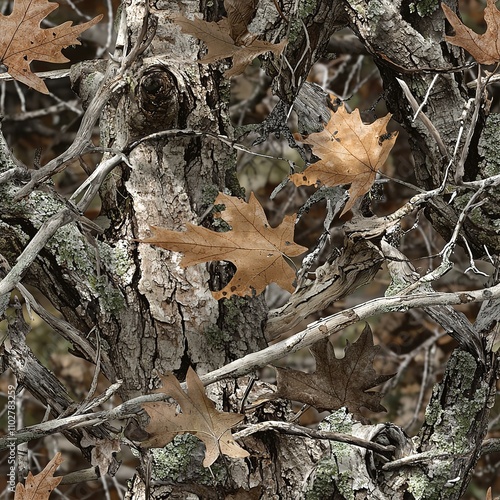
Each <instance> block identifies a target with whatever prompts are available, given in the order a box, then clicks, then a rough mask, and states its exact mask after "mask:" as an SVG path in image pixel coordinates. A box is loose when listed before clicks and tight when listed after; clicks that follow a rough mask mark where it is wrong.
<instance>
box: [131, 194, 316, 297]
mask: <svg viewBox="0 0 500 500" xmlns="http://www.w3.org/2000/svg"><path fill="white" fill-rule="evenodd" d="M215 204H216V205H219V204H224V205H225V207H226V210H225V211H224V212H223V213H222V214H219V216H220V217H221V218H222V219H224V220H225V221H226V222H227V223H228V224H229V225H230V226H231V227H232V230H231V231H227V232H225V233H216V232H215V231H210V230H209V229H206V228H204V227H200V226H195V225H194V224H190V223H188V224H186V226H187V231H185V232H178V231H171V230H169V229H164V228H160V227H152V228H151V230H152V231H153V236H152V237H151V238H148V239H144V240H140V241H141V242H142V243H152V244H154V245H157V246H160V247H162V248H165V249H167V250H173V251H175V252H182V253H183V254H184V257H183V258H182V260H181V265H182V266H183V267H187V266H192V265H194V264H200V263H202V262H209V261H214V260H227V261H230V262H232V263H233V264H234V265H235V266H236V267H237V271H236V274H235V275H234V276H233V278H232V280H231V281H230V282H229V283H228V284H227V285H226V286H225V287H224V288H223V289H222V290H220V291H219V292H213V296H214V298H215V299H217V300H219V299H221V298H224V297H226V298H227V297H230V296H231V295H240V296H244V295H252V292H253V291H255V293H257V294H259V293H261V292H262V291H263V290H264V289H265V287H266V286H267V285H268V284H269V283H271V282H272V283H276V284H278V285H279V286H281V287H282V288H284V289H286V290H288V291H290V292H293V289H294V288H293V285H292V283H293V281H294V279H295V272H294V270H293V269H292V268H291V267H290V265H289V264H288V263H287V262H286V260H285V258H284V255H288V256H291V257H296V256H297V255H300V254H301V253H304V251H306V250H307V249H306V248H305V247H302V246H300V245H297V244H296V243H294V242H293V231H294V225H295V219H296V216H295V215H288V216H286V217H285V218H284V219H283V222H282V223H281V224H280V225H279V226H278V227H275V228H272V227H270V226H269V223H268V221H267V218H266V214H265V213H264V210H263V208H262V206H261V205H260V203H259V202H258V201H257V198H255V196H254V194H253V193H252V194H251V195H250V200H249V202H248V203H245V202H244V201H243V200H240V199H238V198H236V197H234V196H228V195H225V194H223V193H219V195H218V196H217V199H216V200H215Z"/></svg>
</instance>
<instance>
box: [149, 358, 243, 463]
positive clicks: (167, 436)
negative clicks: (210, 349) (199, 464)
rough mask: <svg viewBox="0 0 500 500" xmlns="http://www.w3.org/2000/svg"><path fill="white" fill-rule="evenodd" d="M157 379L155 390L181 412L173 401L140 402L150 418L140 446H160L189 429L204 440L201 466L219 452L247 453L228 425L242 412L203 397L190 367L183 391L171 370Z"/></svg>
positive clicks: (201, 386)
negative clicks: (228, 410)
mask: <svg viewBox="0 0 500 500" xmlns="http://www.w3.org/2000/svg"><path fill="white" fill-rule="evenodd" d="M161 380H162V382H163V388H162V389H160V390H158V391H156V392H157V393H164V394H167V395H168V396H170V397H171V398H173V399H175V401H177V403H178V404H179V406H180V407H181V410H182V413H177V411H176V406H177V405H176V404H170V403H167V402H158V403H143V405H142V407H143V408H144V410H146V412H147V414H148V415H149V417H150V421H149V424H148V426H147V427H146V429H145V430H146V431H147V432H148V434H149V438H148V439H147V440H146V441H143V442H142V443H141V446H142V447H146V448H163V447H164V446H165V445H167V444H168V443H170V442H171V441H172V440H173V439H174V437H175V436H177V435H178V434H186V433H189V434H193V435H194V436H196V437H197V438H199V439H201V440H202V441H203V443H204V444H205V447H206V450H205V459H204V460H203V465H204V466H205V467H210V465H212V464H213V463H214V462H215V460H217V457H218V456H219V455H220V454H223V455H226V456H228V457H233V458H246V457H248V456H249V453H248V452H247V451H246V450H244V449H243V448H241V447H240V446H239V445H238V444H237V443H236V441H234V439H233V436H232V434H231V428H232V427H234V426H235V425H237V424H239V423H240V422H241V421H242V420H243V418H244V417H243V415H240V414H239V413H226V412H221V411H218V410H217V409H216V408H215V405H214V403H213V402H212V401H211V400H210V399H208V398H207V396H206V394H205V388H204V387H203V383H202V382H201V380H200V378H199V377H198V375H197V374H196V372H195V371H194V370H193V369H192V368H191V367H190V368H189V369H188V372H187V376H186V382H187V393H186V392H184V391H183V390H182V387H181V385H180V384H179V381H178V380H177V379H176V378H175V376H174V375H173V374H172V373H168V374H167V375H165V376H163V377H161Z"/></svg>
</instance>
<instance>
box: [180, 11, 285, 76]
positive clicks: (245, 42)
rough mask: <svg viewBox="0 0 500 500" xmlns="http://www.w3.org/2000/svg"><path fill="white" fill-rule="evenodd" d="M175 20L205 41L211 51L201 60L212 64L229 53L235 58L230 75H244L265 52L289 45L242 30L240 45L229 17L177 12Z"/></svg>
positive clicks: (226, 74) (278, 51) (277, 52)
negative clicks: (217, 18) (210, 18)
mask: <svg viewBox="0 0 500 500" xmlns="http://www.w3.org/2000/svg"><path fill="white" fill-rule="evenodd" d="M174 20H175V22H176V23H177V24H178V25H179V26H180V27H181V29H182V31H183V32H184V33H187V34H189V35H193V36H195V37H196V38H198V39H199V40H202V41H203V42H205V44H206V46H207V49H208V53H207V55H206V56H205V57H203V58H202V59H200V61H199V62H201V63H205V64H208V63H211V62H215V61H220V60H221V59H226V58H227V57H231V58H232V59H233V67H232V68H231V69H229V70H227V71H226V72H225V73H224V76H226V77H227V78H231V77H232V76H236V75H241V73H243V72H244V71H245V68H246V67H247V66H248V65H249V64H250V63H251V62H252V61H253V60H254V59H255V58H256V57H257V56H259V55H261V54H265V53H266V52H272V53H273V54H275V55H276V56H279V55H280V54H281V53H282V52H283V49H284V48H285V45H286V40H283V41H281V42H280V43H278V44H274V43H270V42H266V41H262V40H257V37H256V36H249V35H250V34H247V36H244V37H242V36H241V33H240V32H239V31H238V34H239V35H238V36H239V40H238V42H239V43H241V44H242V45H237V44H236V41H235V40H233V39H232V38H231V35H230V30H231V27H230V25H229V22H228V19H227V18H222V19H221V20H220V21H219V22H217V23H213V22H212V23H209V22H206V21H203V20H202V19H199V18H194V19H193V20H191V19H188V18H186V17H184V16H177V17H175V18H174ZM247 33H248V32H247Z"/></svg>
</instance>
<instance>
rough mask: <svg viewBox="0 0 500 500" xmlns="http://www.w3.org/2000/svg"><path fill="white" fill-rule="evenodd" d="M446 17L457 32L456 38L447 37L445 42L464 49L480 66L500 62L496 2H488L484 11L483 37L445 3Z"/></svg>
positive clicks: (499, 26)
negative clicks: (484, 29) (484, 27)
mask: <svg viewBox="0 0 500 500" xmlns="http://www.w3.org/2000/svg"><path fill="white" fill-rule="evenodd" d="M441 7H442V8H443V12H444V15H445V16H446V19H448V22H449V23H450V24H451V25H452V27H453V29H454V30H455V35H454V36H445V40H446V41H447V42H449V43H451V44H453V45H458V46H459V47H462V48H464V49H465V50H466V51H467V52H469V53H470V55H471V56H472V57H473V58H474V59H475V60H476V61H477V62H478V63H479V64H495V63H498V62H500V38H499V37H500V11H499V10H498V9H497V8H496V6H495V0H487V5H486V8H485V9H484V21H485V23H486V26H487V28H486V32H485V33H484V34H482V35H480V34H479V33H476V32H475V31H473V30H471V29H470V28H468V27H467V26H465V24H464V23H462V21H461V20H460V19H459V18H458V16H457V15H456V14H455V12H453V11H452V10H451V9H450V8H449V7H448V6H447V5H445V4H444V3H442V4H441Z"/></svg>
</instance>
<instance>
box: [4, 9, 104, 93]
mask: <svg viewBox="0 0 500 500" xmlns="http://www.w3.org/2000/svg"><path fill="white" fill-rule="evenodd" d="M58 7H59V5H58V4H56V3H50V2H49V1H48V0H15V1H14V7H13V9H12V12H11V13H10V14H9V15H8V16H4V15H3V14H0V26H2V31H1V33H0V62H2V63H3V64H4V65H5V66H6V67H7V71H8V72H9V74H10V76H11V77H12V78H14V80H17V81H19V82H22V83H24V84H25V85H28V87H31V88H33V89H35V90H38V92H42V93H43V94H48V93H49V91H48V89H47V86H46V85H45V83H44V82H43V80H42V79H41V78H39V77H38V76H36V75H35V74H34V73H32V72H31V70H30V66H29V65H30V63H31V61H33V60H35V59H36V60H38V61H45V62H51V63H64V62H67V61H69V59H67V58H66V57H65V56H63V54H62V53H61V49H64V48H65V47H68V46H69V45H80V42H79V41H78V38H77V37H78V36H79V35H80V34H81V33H82V32H83V31H85V30H87V29H88V28H90V27H91V26H93V25H94V24H97V23H98V22H99V21H100V20H101V19H102V15H99V16H97V17H95V18H94V19H92V20H91V21H88V22H86V23H83V24H80V25H77V26H72V24H73V23H72V21H67V22H65V23H64V24H61V25H60V26H54V27H52V28H47V29H42V28H40V23H41V21H42V20H43V19H44V18H45V17H46V16H48V15H49V14H50V13H51V12H52V11H53V10H55V9H57V8H58Z"/></svg>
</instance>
